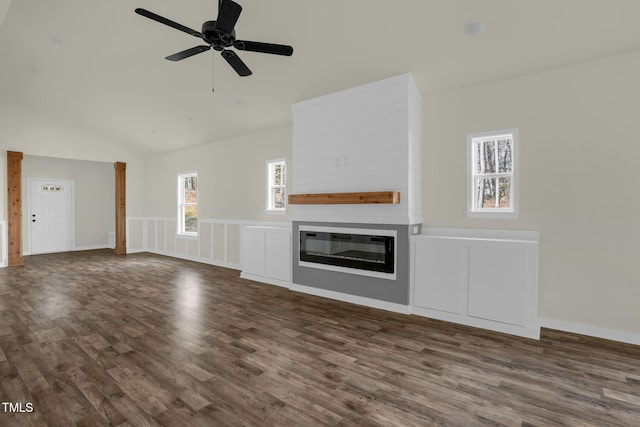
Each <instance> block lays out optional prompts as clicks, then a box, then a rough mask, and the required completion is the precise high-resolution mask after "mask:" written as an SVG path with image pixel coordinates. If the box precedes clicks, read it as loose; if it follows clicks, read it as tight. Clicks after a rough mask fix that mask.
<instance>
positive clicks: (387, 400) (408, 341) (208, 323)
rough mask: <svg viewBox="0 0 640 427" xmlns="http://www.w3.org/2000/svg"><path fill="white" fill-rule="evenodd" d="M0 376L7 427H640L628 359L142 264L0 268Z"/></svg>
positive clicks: (629, 354) (90, 261) (191, 268)
mask: <svg viewBox="0 0 640 427" xmlns="http://www.w3.org/2000/svg"><path fill="white" fill-rule="evenodd" d="M0 378H1V381H0V382H1V386H0V401H2V402H5V403H6V402H10V403H12V404H13V405H14V406H11V407H9V406H8V404H7V405H5V404H3V406H2V407H0V425H2V426H22V425H25V426H27V425H33V426H44V425H47V426H65V427H68V426H73V425H80V426H106V425H128V426H146V425H152V426H156V425H166V426H187V425H188V426H224V425H232V426H242V425H248V426H288V425H291V426H316V425H318V426H321V425H330V426H353V425H371V426H376V425H379V426H413V425H419V426H429V425H446V426H476V425H506V426H534V425H535V426H558V425H572V426H599V427H600V426H618V425H620V426H623V425H624V426H640V347H636V346H632V345H625V344H619V343H613V342H609V341H605V340H598V339H593V338H588V337H583V336H577V335H572V334H567V333H560V332H555V331H547V330H545V331H543V334H542V339H541V340H540V341H535V340H528V339H523V338H516V337H512V336H507V335H502V334H499V333H492V332H487V331H482V330H476V329H473V328H466V327H462V326H455V325H452V324H448V323H445V322H439V321H434V320H429V319H425V318H421V317H418V316H405V315H400V314H394V313H389V312H385V311H380V310H375V309H370V308H366V307H360V306H355V305H351V304H346V303H341V302H337V301H332V300H327V299H323V298H318V297H314V296H309V295H304V294H299V293H295V292H291V291H288V290H286V289H282V288H278V287H274V286H269V285H266V284H261V283H255V282H251V281H247V280H243V279H240V278H238V272H237V271H234V270H228V269H224V268H218V267H213V266H208V265H203V264H197V263H192V262H186V261H181V260H176V259H172V258H166V257H160V256H155V255H150V254H137V255H128V256H126V257H116V256H114V255H112V254H111V253H110V252H109V251H88V252H77V253H68V254H54V255H39V256H33V257H28V258H26V264H25V266H24V267H10V268H5V269H0ZM17 403H20V404H21V406H20V409H21V410H23V411H25V412H17V413H16V412H11V411H10V410H11V409H13V410H14V411H15V410H17V406H15V404H17ZM27 403H31V404H32V405H33V406H32V407H33V412H26V411H27V408H28V407H27V406H26V404H27Z"/></svg>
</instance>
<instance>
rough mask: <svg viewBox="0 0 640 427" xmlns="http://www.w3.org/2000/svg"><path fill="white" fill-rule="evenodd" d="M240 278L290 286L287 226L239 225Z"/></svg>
mask: <svg viewBox="0 0 640 427" xmlns="http://www.w3.org/2000/svg"><path fill="white" fill-rule="evenodd" d="M240 246H241V248H242V251H241V265H242V273H241V274H240V277H243V278H245V279H251V280H256V281H259V282H265V283H270V284H273V285H278V286H284V287H290V286H291V224H289V225H287V226H269V227H266V226H243V227H242V229H241V244H240Z"/></svg>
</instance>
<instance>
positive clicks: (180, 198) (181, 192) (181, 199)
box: [176, 171, 200, 237]
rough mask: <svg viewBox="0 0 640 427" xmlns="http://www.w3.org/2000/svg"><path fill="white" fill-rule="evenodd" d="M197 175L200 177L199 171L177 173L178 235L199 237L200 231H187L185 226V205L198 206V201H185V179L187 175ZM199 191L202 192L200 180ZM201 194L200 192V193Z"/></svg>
mask: <svg viewBox="0 0 640 427" xmlns="http://www.w3.org/2000/svg"><path fill="white" fill-rule="evenodd" d="M189 176H195V177H196V178H197V177H198V172H197V171H192V172H180V173H178V174H177V178H178V179H177V182H178V224H177V225H178V227H177V230H176V235H178V236H185V237H197V236H198V231H185V229H184V227H185V224H184V207H185V206H193V205H195V206H196V207H198V202H196V203H185V202H184V184H183V182H184V181H183V180H184V178H185V177H189ZM197 192H198V193H200V180H198V188H197ZM198 195H199V194H198ZM199 229H200V221H198V230H199Z"/></svg>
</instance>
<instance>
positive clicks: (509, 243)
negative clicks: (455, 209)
mask: <svg viewBox="0 0 640 427" xmlns="http://www.w3.org/2000/svg"><path fill="white" fill-rule="evenodd" d="M411 257H412V261H411V266H412V267H411V289H412V290H411V296H412V300H411V304H412V311H413V313H414V314H418V315H423V316H427V317H433V318H436V319H440V320H446V321H449V322H456V323H460V324H464V325H468V326H475V327H479V328H485V329H490V330H494V331H499V332H504V333H509V334H514V335H519V336H524V337H528V338H539V336H540V326H539V321H538V233H537V232H532V231H510V230H465V229H434V228H424V229H423V231H422V234H421V235H417V236H413V237H412V238H411Z"/></svg>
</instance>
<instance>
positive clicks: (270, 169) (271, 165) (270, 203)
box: [265, 159, 288, 214]
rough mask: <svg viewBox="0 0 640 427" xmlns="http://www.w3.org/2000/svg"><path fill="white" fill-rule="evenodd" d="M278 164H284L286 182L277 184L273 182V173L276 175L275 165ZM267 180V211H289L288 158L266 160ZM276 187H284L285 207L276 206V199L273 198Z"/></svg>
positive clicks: (273, 212)
mask: <svg viewBox="0 0 640 427" xmlns="http://www.w3.org/2000/svg"><path fill="white" fill-rule="evenodd" d="M278 164H282V165H284V183H283V184H282V185H275V184H274V183H273V181H274V179H273V175H274V170H275V166H276V165H278ZM266 165H267V166H266V171H267V174H266V182H267V197H266V200H267V207H266V210H265V211H266V212H267V213H269V214H284V213H286V211H287V205H288V203H287V197H286V196H287V161H286V159H275V160H267V162H266ZM274 188H283V189H284V194H285V200H284V208H276V207H275V201H274V200H273V197H272V195H273V191H272V190H273V189H274Z"/></svg>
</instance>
